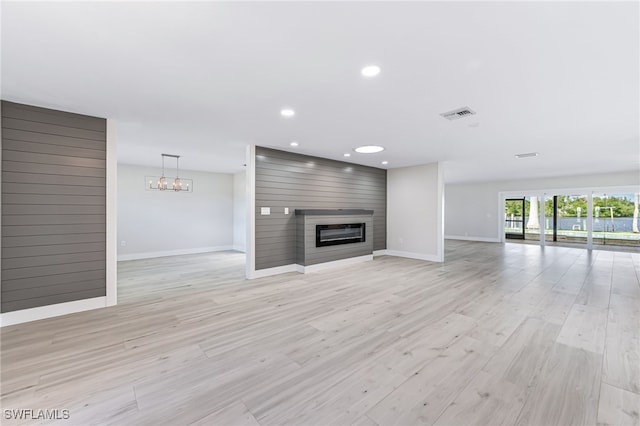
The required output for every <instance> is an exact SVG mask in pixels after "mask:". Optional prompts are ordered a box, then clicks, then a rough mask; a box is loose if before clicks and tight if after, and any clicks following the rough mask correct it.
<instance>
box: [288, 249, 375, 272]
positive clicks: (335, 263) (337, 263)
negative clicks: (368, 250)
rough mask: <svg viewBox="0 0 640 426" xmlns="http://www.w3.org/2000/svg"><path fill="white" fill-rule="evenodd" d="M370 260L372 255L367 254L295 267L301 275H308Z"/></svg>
mask: <svg viewBox="0 0 640 426" xmlns="http://www.w3.org/2000/svg"><path fill="white" fill-rule="evenodd" d="M371 260H373V255H372V254H367V255H364V256H358V257H350V258H348V259H340V260H334V261H332V262H324V263H318V264H316V265H309V266H302V265H296V270H297V271H298V272H301V273H303V274H308V273H309V272H316V271H322V270H325V269H330V268H335V267H336V266H345V265H353V264H356V263H362V262H369V261H371Z"/></svg>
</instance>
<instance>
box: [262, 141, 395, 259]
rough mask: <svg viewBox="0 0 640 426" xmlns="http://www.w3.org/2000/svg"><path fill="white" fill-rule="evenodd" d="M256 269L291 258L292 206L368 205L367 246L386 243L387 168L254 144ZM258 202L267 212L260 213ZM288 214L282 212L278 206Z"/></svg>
mask: <svg viewBox="0 0 640 426" xmlns="http://www.w3.org/2000/svg"><path fill="white" fill-rule="evenodd" d="M255 198H256V224H255V225H256V226H255V232H256V270H260V269H266V268H273V267H276V266H283V265H290V264H294V263H297V259H296V216H295V212H294V210H295V209H367V210H373V211H374V214H373V235H371V233H370V231H367V238H373V250H384V249H386V247H387V171H386V170H384V169H378V168H374V167H366V166H360V165H357V164H352V163H345V162H342V161H334V160H328V159H325V158H318V157H311V156H307V155H300V154H295V153H291V152H285V151H278V150H275V149H270V148H263V147H256V189H255ZM261 207H271V214H270V215H268V216H262V215H260V208H261ZM285 207H288V208H289V214H288V215H285V214H284V208H285Z"/></svg>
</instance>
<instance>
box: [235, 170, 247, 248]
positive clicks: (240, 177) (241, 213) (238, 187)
mask: <svg viewBox="0 0 640 426" xmlns="http://www.w3.org/2000/svg"><path fill="white" fill-rule="evenodd" d="M246 180H247V178H246V173H245V172H240V173H236V174H234V175H233V249H234V250H238V251H242V252H244V251H246V247H247V188H246Z"/></svg>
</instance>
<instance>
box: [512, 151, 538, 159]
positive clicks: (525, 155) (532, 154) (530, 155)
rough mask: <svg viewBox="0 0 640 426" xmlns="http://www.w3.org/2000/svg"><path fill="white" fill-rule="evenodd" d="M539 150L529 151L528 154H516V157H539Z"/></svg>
mask: <svg viewBox="0 0 640 426" xmlns="http://www.w3.org/2000/svg"><path fill="white" fill-rule="evenodd" d="M537 156H538V153H537V152H527V153H526V154H516V158H528V157H537Z"/></svg>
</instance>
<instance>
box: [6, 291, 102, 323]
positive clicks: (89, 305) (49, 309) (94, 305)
mask: <svg viewBox="0 0 640 426" xmlns="http://www.w3.org/2000/svg"><path fill="white" fill-rule="evenodd" d="M106 306H107V297H106V296H103V297H94V298H91V299H83V300H74V301H72V302H64V303H56V304H54V305H47V306H38V307H37V308H29V309H22V310H19V311H12V312H5V313H3V314H0V327H7V326H10V325H16V324H22V323H25V322H30V321H37V320H41V319H45V318H52V317H58V316H61V315H68V314H75V313H77V312H83V311H89V310H92V309H98V308H105V307H106Z"/></svg>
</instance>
